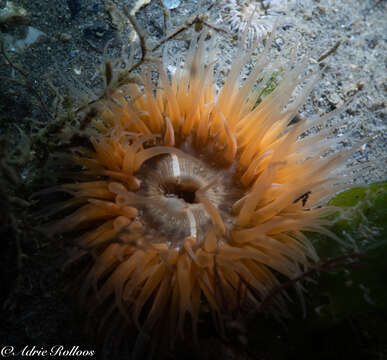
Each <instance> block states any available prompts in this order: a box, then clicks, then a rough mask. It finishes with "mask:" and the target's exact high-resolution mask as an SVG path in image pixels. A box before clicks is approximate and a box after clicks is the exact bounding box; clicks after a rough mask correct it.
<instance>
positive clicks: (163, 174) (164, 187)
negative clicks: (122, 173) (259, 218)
mask: <svg viewBox="0 0 387 360" xmlns="http://www.w3.org/2000/svg"><path fill="white" fill-rule="evenodd" d="M137 176H138V178H139V179H141V186H140V188H139V190H138V192H137V193H138V195H139V196H142V197H143V199H144V201H143V203H142V206H141V208H142V215H143V218H144V219H145V220H144V221H145V223H146V227H147V228H149V229H153V230H156V229H157V232H158V237H160V235H163V236H165V237H167V238H168V240H167V242H168V243H169V244H174V246H175V247H177V248H181V247H182V246H183V240H184V239H185V238H186V237H193V238H195V239H197V241H198V242H199V243H201V242H203V239H204V237H205V235H206V233H207V232H208V230H209V229H210V228H211V226H212V225H213V223H212V221H211V216H210V214H209V213H208V209H206V207H205V206H204V205H203V200H202V198H201V194H200V193H201V192H203V189H204V190H205V191H204V192H203V196H204V197H205V199H207V200H208V201H209V203H210V204H211V208H212V209H214V210H215V211H216V212H217V216H218V217H219V218H221V219H222V221H223V222H224V223H226V224H227V226H228V228H229V229H231V227H232V225H233V224H234V223H235V217H234V216H233V215H232V211H231V209H232V204H233V203H234V202H235V200H237V199H238V198H240V197H241V194H243V193H244V191H245V190H244V189H243V188H242V187H241V186H238V185H237V183H236V181H234V180H233V172H232V171H231V170H230V169H228V168H226V169H220V168H216V167H212V166H211V165H209V164H208V163H207V162H206V161H205V160H204V159H203V158H202V159H200V158H197V157H195V156H194V155H189V154H188V153H185V155H184V156H181V155H176V154H171V155H161V156H157V157H155V158H153V159H150V160H148V161H147V162H146V163H145V164H144V165H143V167H142V168H141V169H140V170H139V172H138V174H137ZM209 185H211V186H209Z"/></svg>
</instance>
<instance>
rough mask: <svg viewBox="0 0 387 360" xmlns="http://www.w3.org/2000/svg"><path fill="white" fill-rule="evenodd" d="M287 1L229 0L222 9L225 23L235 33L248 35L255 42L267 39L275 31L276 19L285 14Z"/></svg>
mask: <svg viewBox="0 0 387 360" xmlns="http://www.w3.org/2000/svg"><path fill="white" fill-rule="evenodd" d="M286 7H287V1H286V0H269V1H267V0H265V1H262V0H256V1H254V0H252V1H246V0H229V1H226V2H225V5H224V6H223V7H222V9H223V11H224V13H225V15H224V16H223V17H222V18H223V21H225V22H226V23H228V24H229V26H230V28H231V31H233V32H235V33H237V34H238V33H244V32H246V33H247V36H248V40H249V41H250V42H254V41H256V40H259V39H263V38H266V37H267V35H268V34H269V33H270V32H271V31H272V30H273V27H274V24H275V22H276V18H277V17H278V15H280V14H284V13H285V11H286Z"/></svg>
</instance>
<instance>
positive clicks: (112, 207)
mask: <svg viewBox="0 0 387 360" xmlns="http://www.w3.org/2000/svg"><path fill="white" fill-rule="evenodd" d="M208 37H209V34H208V33H204V34H202V35H201V36H198V37H197V38H196V39H193V40H192V41H191V45H190V48H189V50H188V54H187V56H186V59H185V63H184V66H182V67H181V68H179V69H178V70H177V71H176V73H174V74H173V75H171V74H168V73H167V72H166V70H165V69H164V66H163V64H162V63H161V62H160V63H157V69H155V68H153V66H154V63H152V65H148V66H144V67H143V70H142V73H141V81H136V82H132V83H129V84H126V85H124V86H121V87H119V88H118V89H116V90H114V91H110V92H107V95H106V96H105V98H104V99H102V100H100V101H99V102H98V103H95V104H93V106H94V109H97V110H96V111H95V114H94V115H95V116H94V117H93V119H92V121H91V122H90V124H89V127H88V129H87V132H86V134H87V138H88V141H89V146H83V147H77V148H76V149H74V150H73V153H72V160H73V162H74V163H75V164H77V165H79V166H80V169H79V171H78V173H77V172H74V173H73V176H74V178H75V179H79V180H78V182H75V183H70V184H65V185H60V186H57V187H55V188H53V189H50V190H47V191H45V192H52V191H61V192H65V193H68V194H70V195H71V198H70V199H68V200H66V201H65V202H63V203H61V204H60V205H55V211H57V212H63V211H67V215H65V216H64V217H63V218H62V219H61V220H57V221H56V222H54V223H53V224H52V225H50V226H48V228H47V232H48V234H49V235H50V236H52V237H53V236H57V234H61V233H67V234H68V235H67V236H68V237H72V239H73V240H72V242H71V243H72V245H73V248H74V249H75V253H76V254H75V255H74V257H72V258H71V261H74V260H75V259H76V258H79V257H82V256H83V255H85V254H86V255H88V256H89V261H88V262H87V264H88V265H86V267H85V272H84V273H82V275H81V276H82V280H81V283H82V286H81V288H80V289H79V296H80V298H81V300H82V302H83V304H84V306H85V307H87V308H88V309H89V312H90V313H91V314H92V313H94V312H97V311H98V309H101V308H103V309H104V313H105V315H104V317H103V318H102V319H101V320H100V329H102V328H104V326H111V321H112V319H118V322H119V323H120V324H121V323H122V322H120V319H125V323H127V324H132V326H133V325H136V326H137V327H138V328H139V329H140V330H141V333H142V334H150V333H151V332H152V331H153V330H154V329H156V328H158V329H162V333H163V334H168V335H166V336H165V337H168V339H169V340H168V341H169V342H170V343H173V341H174V339H175V338H176V336H177V335H183V334H184V331H185V329H186V325H188V324H189V323H190V324H191V325H192V327H193V329H194V332H195V329H196V328H197V323H198V319H199V318H200V313H201V310H202V309H203V306H204V307H206V308H207V309H209V310H210V311H211V312H212V313H213V314H214V318H215V319H217V320H219V321H221V320H222V315H223V313H224V312H228V311H230V312H232V311H234V310H236V309H243V308H245V309H252V308H257V307H258V306H259V304H261V302H262V301H263V299H264V298H265V297H266V296H267V295H268V293H269V292H270V291H271V290H272V289H273V288H274V287H276V286H278V285H279V284H280V279H285V278H293V277H295V276H297V275H299V274H300V273H302V272H303V271H305V270H306V269H308V267H309V266H310V264H312V263H313V262H315V261H316V260H317V259H318V256H317V254H316V252H315V250H314V248H313V246H312V244H311V242H310V240H309V239H308V237H307V236H306V234H305V232H317V233H322V234H324V235H327V236H328V237H331V238H335V235H334V234H332V233H331V232H330V231H329V230H328V229H327V225H329V223H330V222H329V220H328V219H327V218H326V216H325V215H326V214H327V213H328V212H329V210H330V209H329V208H327V207H324V206H323V205H324V201H325V200H326V199H328V198H329V197H330V196H331V195H332V194H334V193H335V192H336V191H338V189H339V188H340V186H342V185H339V183H340V179H338V178H337V176H335V175H333V171H334V170H336V169H337V168H339V166H341V165H342V164H343V162H344V161H345V159H346V158H347V157H348V156H350V154H351V151H348V152H343V151H341V152H335V151H334V150H333V149H332V146H333V145H335V144H336V143H337V142H338V140H336V139H327V137H328V136H329V132H330V131H331V130H330V129H327V130H324V131H322V132H320V133H317V134H316V133H315V132H314V133H313V132H309V133H310V135H308V136H306V132H307V131H308V130H309V129H312V128H317V127H319V126H321V125H324V124H325V122H326V120H327V119H328V118H330V117H331V116H332V115H334V114H332V113H331V114H327V115H324V116H321V117H319V116H317V117H315V118H313V119H309V120H307V119H305V118H302V117H300V118H299V119H297V121H294V118H295V116H296V115H297V112H298V109H299V108H300V106H301V105H302V104H303V103H304V102H305V99H306V97H307V96H308V94H309V93H310V91H311V90H312V88H313V86H314V84H315V82H316V81H317V79H318V78H319V75H320V72H319V71H317V72H312V73H308V72H306V71H305V69H306V64H307V59H306V60H305V61H303V62H301V63H300V64H296V65H295V64H291V65H289V67H288V68H287V69H285V70H284V71H283V73H282V80H281V81H280V83H279V85H278V86H277V87H276V88H275V89H274V91H273V92H271V93H270V94H268V95H267V96H266V97H264V98H263V99H261V95H262V91H261V90H262V89H263V88H264V87H265V81H266V80H267V76H265V72H264V71H263V70H264V69H265V68H266V66H267V64H268V62H269V58H268V56H267V54H268V52H269V49H270V47H271V42H270V41H268V42H267V44H266V46H265V49H264V50H263V54H261V56H260V58H259V59H260V60H259V61H257V62H256V63H255V64H254V65H253V67H252V69H251V71H250V73H249V75H248V76H247V77H246V78H245V79H244V80H242V79H241V77H242V76H241V74H242V73H244V71H243V69H244V67H245V65H246V64H247V63H248V62H249V61H250V59H251V52H247V53H244V54H243V55H242V56H240V57H238V58H237V59H236V60H235V61H234V63H233V65H232V67H231V69H230V71H229V74H228V76H227V78H226V79H225V81H224V84H223V86H222V88H221V89H220V90H217V87H216V85H215V83H216V81H215V80H216V77H215V76H214V66H215V64H216V61H215V58H216V47H215V46H214V42H213V41H214V38H215V37H214V36H212V37H211V40H208V39H207V40H206V38H208ZM208 43H209V45H208ZM242 47H243V46H242V45H241V47H240V49H239V51H242ZM208 48H209V49H208ZM164 65H166V64H164ZM156 75H158V78H159V80H158V82H157V84H156V82H155V79H154V78H155V77H156ZM109 77H111V74H109ZM269 78H270V77H269ZM301 84H302V85H303V86H302V88H301V89H300V87H299V85H301ZM296 88H297V89H298V90H299V91H296V92H297V93H298V94H297V95H294V93H295V91H294V90H295V89H296ZM290 100H291V101H290ZM289 102H290V103H289ZM72 208H76V209H75V210H74V211H73V212H72V213H69V209H72ZM82 264H84V262H83V263H82ZM296 287H297V289H298V290H299V291H300V292H302V287H301V285H300V284H296ZM91 300H92V301H93V302H90V301H91ZM91 304H92V305H91ZM273 306H274V307H275V308H276V309H277V310H276V311H283V310H284V309H285V308H286V304H285V301H284V299H283V298H281V297H276V298H275V299H274V300H273ZM188 319H190V322H189V321H188Z"/></svg>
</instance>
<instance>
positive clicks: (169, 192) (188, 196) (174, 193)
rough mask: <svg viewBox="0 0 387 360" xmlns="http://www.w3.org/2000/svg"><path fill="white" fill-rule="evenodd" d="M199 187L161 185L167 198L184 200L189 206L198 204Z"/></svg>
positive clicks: (184, 184) (191, 185) (180, 184)
mask: <svg viewBox="0 0 387 360" xmlns="http://www.w3.org/2000/svg"><path fill="white" fill-rule="evenodd" d="M199 188H200V187H199V186H198V185H196V184H192V183H188V184H187V183H184V182H182V183H176V182H172V181H170V182H166V183H164V184H161V185H160V189H161V191H162V193H163V195H164V196H165V197H168V198H171V197H174V198H178V199H181V200H184V201H185V202H186V203H188V204H196V203H197V202H198V201H197V200H196V191H197V190H199Z"/></svg>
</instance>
